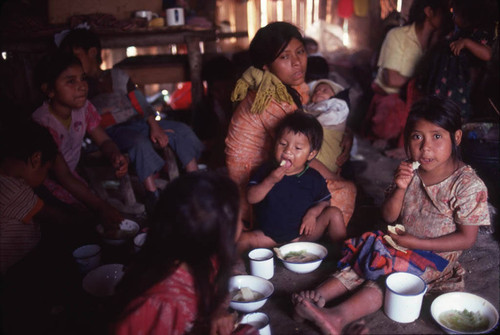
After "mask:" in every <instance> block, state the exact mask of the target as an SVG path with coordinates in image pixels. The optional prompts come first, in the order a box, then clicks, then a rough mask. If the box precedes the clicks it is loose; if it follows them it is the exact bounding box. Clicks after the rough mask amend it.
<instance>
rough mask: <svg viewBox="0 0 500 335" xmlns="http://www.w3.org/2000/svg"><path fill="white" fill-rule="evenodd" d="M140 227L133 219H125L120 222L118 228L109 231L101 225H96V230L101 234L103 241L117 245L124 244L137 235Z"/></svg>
mask: <svg viewBox="0 0 500 335" xmlns="http://www.w3.org/2000/svg"><path fill="white" fill-rule="evenodd" d="M140 228H141V227H140V226H139V224H138V223H137V222H135V221H132V220H128V219H125V220H123V221H122V222H120V229H119V230H117V231H114V232H111V233H108V232H105V231H104V227H103V226H102V225H98V226H97V232H98V233H99V234H100V235H101V237H102V240H103V242H104V243H106V244H109V245H113V246H118V245H122V244H125V243H126V242H128V241H130V240H131V239H133V238H134V237H135V235H137V232H138V231H139V229H140Z"/></svg>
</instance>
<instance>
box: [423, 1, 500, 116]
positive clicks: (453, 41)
mask: <svg viewBox="0 0 500 335" xmlns="http://www.w3.org/2000/svg"><path fill="white" fill-rule="evenodd" d="M488 2H491V5H492V4H493V2H492V1H490V0H476V1H469V0H453V1H451V6H452V11H453V21H454V23H455V31H454V32H453V34H451V36H450V37H449V38H447V39H445V40H444V41H443V43H441V44H439V45H438V46H437V48H435V50H433V52H431V53H430V55H429V57H428V59H426V62H425V64H423V65H422V66H423V67H425V68H424V69H423V70H422V71H420V72H421V74H420V76H419V79H418V80H419V84H420V85H421V89H422V90H423V93H424V94H436V95H439V96H443V97H447V98H450V99H452V100H453V101H454V102H455V103H456V104H458V105H459V106H460V110H461V114H462V118H463V120H464V121H469V120H470V119H471V118H473V117H474V110H473V109H474V108H473V107H474V101H473V98H474V94H473V93H474V89H475V88H476V87H475V85H477V84H478V83H479V82H480V76H481V75H483V74H484V70H485V69H486V64H487V62H488V61H489V60H490V59H491V55H492V45H493V26H494V24H493V20H490V19H489V16H491V15H492V14H491V13H498V8H497V9H496V10H495V9H494V8H491V6H490V4H488ZM496 15H498V14H496ZM476 93H479V92H476ZM476 96H477V94H476Z"/></svg>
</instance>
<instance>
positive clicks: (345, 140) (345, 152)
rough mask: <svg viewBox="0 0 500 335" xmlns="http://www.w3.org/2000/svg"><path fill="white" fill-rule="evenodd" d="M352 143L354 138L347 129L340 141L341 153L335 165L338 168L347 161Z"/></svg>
mask: <svg viewBox="0 0 500 335" xmlns="http://www.w3.org/2000/svg"><path fill="white" fill-rule="evenodd" d="M353 141H354V137H353V134H352V131H351V130H350V129H349V128H346V131H345V132H344V136H342V140H341V141H340V149H341V150H342V152H341V153H340V155H339V156H338V157H337V161H336V163H337V165H338V166H342V165H344V163H345V162H347V161H348V160H349V156H350V154H351V148H352V143H353Z"/></svg>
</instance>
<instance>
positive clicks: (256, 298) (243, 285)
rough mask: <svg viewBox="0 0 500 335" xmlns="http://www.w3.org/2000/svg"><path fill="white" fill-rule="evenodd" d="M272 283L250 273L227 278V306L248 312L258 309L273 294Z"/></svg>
mask: <svg viewBox="0 0 500 335" xmlns="http://www.w3.org/2000/svg"><path fill="white" fill-rule="evenodd" d="M273 292H274V286H273V284H272V283H271V282H270V281H269V280H267V279H264V278H261V277H257V276H250V275H238V276H233V277H231V278H230V279H229V294H230V296H231V302H230V303H229V307H231V308H232V309H234V310H237V311H240V312H243V313H250V312H254V311H256V310H258V309H259V308H261V307H262V306H264V304H265V303H266V301H267V299H268V298H269V297H270V296H271V295H272V294H273Z"/></svg>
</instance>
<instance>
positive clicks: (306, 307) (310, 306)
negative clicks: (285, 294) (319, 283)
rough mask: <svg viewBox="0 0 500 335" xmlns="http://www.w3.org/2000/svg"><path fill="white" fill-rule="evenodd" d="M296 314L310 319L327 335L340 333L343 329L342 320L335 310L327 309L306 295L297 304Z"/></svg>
mask: <svg viewBox="0 0 500 335" xmlns="http://www.w3.org/2000/svg"><path fill="white" fill-rule="evenodd" d="M295 314H296V315H297V316H299V317H300V318H302V319H306V320H309V321H311V322H313V323H314V324H315V325H316V326H318V327H319V329H320V330H321V332H322V333H323V334H325V335H334V334H340V332H341V330H342V320H341V318H340V316H339V315H337V314H336V313H334V312H333V311H329V310H325V309H323V308H320V307H318V306H316V304H315V303H314V302H313V301H312V300H310V299H308V298H305V297H302V299H300V301H297V302H296V304H295Z"/></svg>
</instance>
